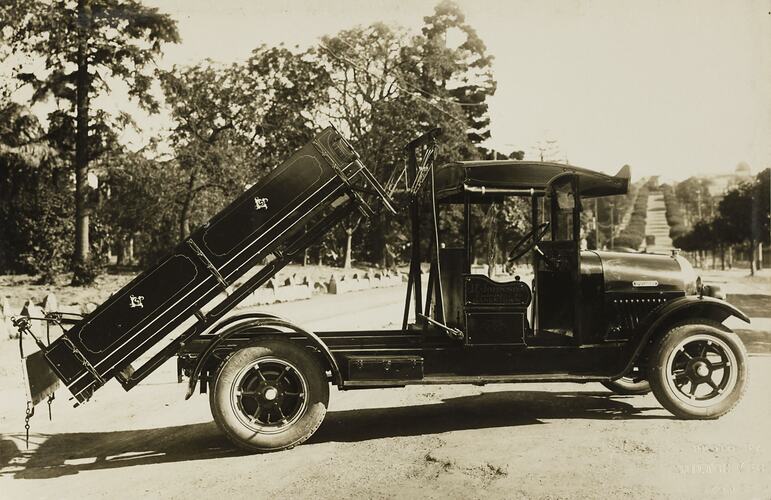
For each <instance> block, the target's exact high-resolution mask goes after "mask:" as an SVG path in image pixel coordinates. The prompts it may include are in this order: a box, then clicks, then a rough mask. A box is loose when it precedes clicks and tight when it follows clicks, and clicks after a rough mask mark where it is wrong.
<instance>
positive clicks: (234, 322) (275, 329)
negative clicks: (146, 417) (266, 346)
mask: <svg viewBox="0 0 771 500" xmlns="http://www.w3.org/2000/svg"><path fill="white" fill-rule="evenodd" d="M280 328H284V329H287V330H290V332H285V331H282V330H279V329H280ZM209 333H211V334H215V335H216V337H215V338H214V339H212V341H211V342H210V343H209V345H208V346H207V347H206V349H205V350H204V351H203V352H202V353H201V355H200V357H199V358H198V362H197V363H196V366H195V369H194V370H193V372H192V373H191V374H190V382H189V383H188V388H187V394H186V395H185V399H189V398H190V396H192V395H193V392H194V391H195V386H196V384H197V383H198V378H199V377H200V376H201V372H202V371H203V368H204V366H205V365H206V362H207V361H208V360H209V357H210V356H211V354H212V353H213V352H214V350H215V349H216V348H217V347H218V346H219V345H221V344H222V343H223V342H225V341H226V340H227V339H228V338H230V337H232V336H233V335H236V334H242V333H248V334H250V335H254V336H255V337H257V336H264V335H276V334H279V335H292V334H299V335H301V336H303V337H305V339H306V340H308V341H309V342H310V343H311V344H312V345H313V346H314V347H315V348H317V349H318V350H319V352H321V353H322V355H323V356H324V358H325V359H326V361H327V362H328V363H329V366H330V369H331V371H332V379H333V380H334V382H335V384H337V386H338V387H342V385H343V378H342V374H341V373H340V367H339V366H338V365H337V361H336V360H335V358H334V356H332V352H331V351H330V350H329V347H327V345H326V344H325V343H324V341H322V340H321V338H319V336H318V335H316V334H315V333H313V332H311V331H309V330H305V329H303V328H300V327H299V326H297V325H295V324H293V323H291V322H289V321H287V320H285V319H283V318H281V317H278V316H273V315H270V314H263V313H248V314H241V315H238V316H233V317H231V318H228V319H227V320H226V321H224V322H222V323H220V324H219V325H217V326H215V327H214V328H213V329H212V330H211V331H210V332H209Z"/></svg>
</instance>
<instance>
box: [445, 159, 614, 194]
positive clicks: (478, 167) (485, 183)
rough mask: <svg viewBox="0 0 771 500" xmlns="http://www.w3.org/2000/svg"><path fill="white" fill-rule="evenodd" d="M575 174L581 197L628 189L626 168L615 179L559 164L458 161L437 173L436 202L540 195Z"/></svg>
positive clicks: (509, 161)
mask: <svg viewBox="0 0 771 500" xmlns="http://www.w3.org/2000/svg"><path fill="white" fill-rule="evenodd" d="M564 173H574V174H576V175H577V176H578V190H579V194H580V195H581V196H582V197H594V196H611V195H617V194H624V193H626V191H627V188H628V186H629V167H624V168H622V169H621V170H620V171H619V172H618V173H617V174H616V175H615V176H611V175H605V174H601V173H599V172H594V171H592V170H588V169H585V168H581V167H574V166H572V165H566V164H562V163H552V162H538V161H522V160H487V161H458V162H452V163H447V164H445V165H442V166H441V167H439V168H438V169H437V170H436V173H435V185H436V199H437V200H438V201H440V202H442V203H462V202H463V198H464V193H466V192H468V193H470V194H471V198H472V199H475V198H477V197H478V196H480V195H481V196H482V197H483V198H484V195H485V194H489V195H496V194H498V195H527V194H528V193H530V192H531V191H530V190H533V194H536V195H538V194H543V191H544V190H545V189H546V186H547V184H548V183H549V181H550V180H551V179H553V178H554V177H556V176H558V175H560V174H564Z"/></svg>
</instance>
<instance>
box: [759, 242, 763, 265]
mask: <svg viewBox="0 0 771 500" xmlns="http://www.w3.org/2000/svg"><path fill="white" fill-rule="evenodd" d="M761 269H763V243H762V242H758V271H760V270H761Z"/></svg>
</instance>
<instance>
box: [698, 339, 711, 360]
mask: <svg viewBox="0 0 771 500" xmlns="http://www.w3.org/2000/svg"><path fill="white" fill-rule="evenodd" d="M707 349H709V342H704V345H703V346H702V348H701V352H700V353H699V357H700V358H704V357H706V356H707Z"/></svg>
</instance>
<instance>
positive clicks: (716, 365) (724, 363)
mask: <svg viewBox="0 0 771 500" xmlns="http://www.w3.org/2000/svg"><path fill="white" fill-rule="evenodd" d="M729 365H730V364H729V363H728V361H718V362H717V363H712V369H713V370H719V369H721V368H725V367H727V366H729Z"/></svg>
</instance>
